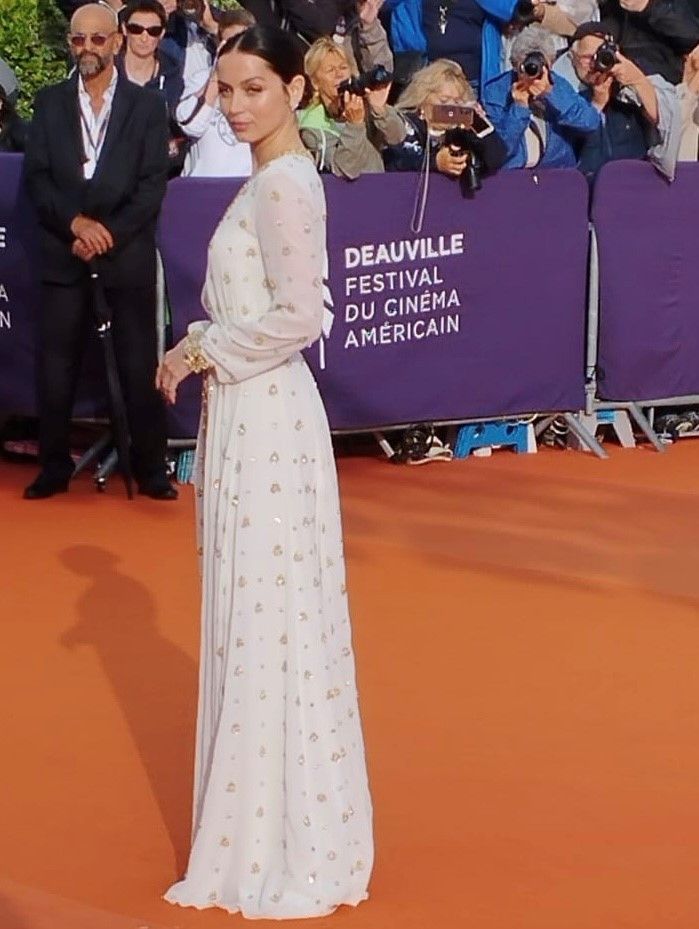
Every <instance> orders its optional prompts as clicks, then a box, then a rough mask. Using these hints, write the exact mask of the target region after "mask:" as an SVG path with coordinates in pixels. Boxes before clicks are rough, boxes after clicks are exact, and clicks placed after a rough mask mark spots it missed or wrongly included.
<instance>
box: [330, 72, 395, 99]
mask: <svg viewBox="0 0 699 929" xmlns="http://www.w3.org/2000/svg"><path fill="white" fill-rule="evenodd" d="M392 80H393V75H392V74H391V72H390V71H387V70H386V68H384V66H383V65H376V66H375V67H374V68H372V69H371V70H370V71H364V72H363V73H362V74H360V75H359V76H358V77H349V78H347V80H346V81H343V82H342V83H341V84H340V85H339V86H338V88H337V92H338V94H339V96H340V100H342V98H343V97H344V95H345V94H354V96H356V97H363V96H364V94H365V93H366V92H367V90H381V88H382V87H387V86H388V85H389V84H390V83H391V81H392Z"/></svg>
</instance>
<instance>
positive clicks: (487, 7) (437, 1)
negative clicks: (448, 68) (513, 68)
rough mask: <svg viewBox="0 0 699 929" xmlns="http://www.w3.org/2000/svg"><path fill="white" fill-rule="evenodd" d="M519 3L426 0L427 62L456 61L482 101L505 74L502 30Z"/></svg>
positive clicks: (508, 0)
mask: <svg viewBox="0 0 699 929" xmlns="http://www.w3.org/2000/svg"><path fill="white" fill-rule="evenodd" d="M516 3H517V0H423V2H422V28H423V31H424V34H425V39H426V40H427V58H428V60H429V61H435V60H436V59H438V58H448V59H450V60H451V61H457V62H458V63H459V64H460V65H461V67H462V68H463V71H464V74H465V75H466V76H467V77H468V79H469V81H470V82H471V86H472V87H473V90H474V93H475V94H476V96H477V97H479V98H480V96H481V91H482V88H483V87H484V86H485V84H486V82H487V81H489V80H490V79H491V78H494V77H497V75H498V74H500V72H501V71H502V28H503V26H505V25H506V24H507V23H509V22H510V20H511V19H512V15H513V13H514V9H515V6H516Z"/></svg>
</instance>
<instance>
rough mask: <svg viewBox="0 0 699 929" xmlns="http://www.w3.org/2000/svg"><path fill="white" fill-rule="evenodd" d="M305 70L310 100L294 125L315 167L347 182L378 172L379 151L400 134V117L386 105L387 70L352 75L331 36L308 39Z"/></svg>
mask: <svg viewBox="0 0 699 929" xmlns="http://www.w3.org/2000/svg"><path fill="white" fill-rule="evenodd" d="M305 69H306V76H307V77H308V79H309V81H310V83H311V86H312V88H313V99H312V100H311V103H310V105H309V106H308V107H306V109H305V110H302V111H301V113H300V114H299V127H300V130H301V139H302V140H303V144H304V145H305V146H306V148H307V149H308V150H309V151H310V152H311V153H312V154H313V156H314V158H315V160H316V164H317V166H318V170H319V171H330V172H332V173H333V174H335V175H336V176H337V177H344V178H346V179H347V180H354V179H355V178H357V177H359V176H360V175H361V174H378V173H381V172H383V170H384V166H383V160H382V157H381V152H382V150H383V149H384V148H385V147H386V146H387V145H397V144H398V143H399V142H402V141H403V139H404V138H405V133H406V127H405V123H404V121H403V119H402V118H401V116H400V115H399V113H398V112H397V111H396V110H395V109H394V108H393V107H391V106H388V104H387V103H386V100H387V99H388V94H389V91H390V88H391V84H390V78H391V76H390V74H388V72H386V71H385V70H384V69H377V71H376V75H375V76H376V77H377V80H372V79H371V78H372V76H373V75H372V72H369V73H367V74H365V75H363V76H362V77H359V78H358V77H357V76H356V75H355V76H354V77H353V75H352V71H351V69H350V65H349V62H348V60H347V56H346V54H345V52H344V51H343V50H342V48H341V47H340V46H339V45H337V44H336V43H335V42H334V40H333V39H331V38H323V39H318V40H317V41H316V42H314V43H313V45H312V46H311V47H310V48H309V50H308V52H307V53H306V57H305ZM381 72H382V73H381Z"/></svg>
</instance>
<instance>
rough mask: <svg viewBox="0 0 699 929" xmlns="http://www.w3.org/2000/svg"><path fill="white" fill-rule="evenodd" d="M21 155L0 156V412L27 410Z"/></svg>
mask: <svg viewBox="0 0 699 929" xmlns="http://www.w3.org/2000/svg"><path fill="white" fill-rule="evenodd" d="M22 160H23V159H22V156H21V155H0V369H1V370H2V376H0V412H13V413H32V412H33V411H34V408H35V404H36V400H35V395H34V394H35V390H34V387H35V376H34V370H35V368H34V342H35V336H34V332H35V321H36V310H37V307H38V302H39V285H38V275H37V269H38V265H37V262H38V243H37V228H36V219H35V217H34V213H33V211H32V208H31V204H30V203H29V202H28V200H27V196H26V193H25V191H24V187H23V185H22Z"/></svg>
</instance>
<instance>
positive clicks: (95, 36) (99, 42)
mask: <svg viewBox="0 0 699 929" xmlns="http://www.w3.org/2000/svg"><path fill="white" fill-rule="evenodd" d="M113 35H116V32H110V33H109V35H105V34H104V33H103V32H93V33H91V34H86V33H83V32H72V33H71V34H70V35H69V36H68V41H69V42H70V44H71V45H72V46H73V48H85V46H86V45H87V40H88V39H89V40H90V43H91V44H92V45H94V47H95V48H102V47H103V46H104V45H106V44H107V40H108V39H111V37H112V36H113Z"/></svg>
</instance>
